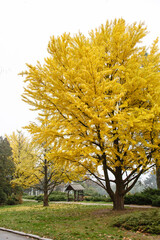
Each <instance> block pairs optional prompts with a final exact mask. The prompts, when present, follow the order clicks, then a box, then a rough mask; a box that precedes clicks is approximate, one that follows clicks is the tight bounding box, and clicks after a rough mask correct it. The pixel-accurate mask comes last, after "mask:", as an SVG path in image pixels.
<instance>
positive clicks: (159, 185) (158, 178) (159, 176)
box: [156, 167, 160, 189]
mask: <svg viewBox="0 0 160 240" xmlns="http://www.w3.org/2000/svg"><path fill="white" fill-rule="evenodd" d="M156 183H157V188H158V189H160V167H156Z"/></svg>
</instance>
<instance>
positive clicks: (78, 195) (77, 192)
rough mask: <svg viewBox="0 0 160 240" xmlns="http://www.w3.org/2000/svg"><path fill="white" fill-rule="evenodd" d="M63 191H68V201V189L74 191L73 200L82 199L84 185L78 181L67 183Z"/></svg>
mask: <svg viewBox="0 0 160 240" xmlns="http://www.w3.org/2000/svg"><path fill="white" fill-rule="evenodd" d="M65 191H68V197H67V198H68V202H69V201H70V198H69V193H70V191H73V192H74V202H76V201H83V196H84V193H83V191H84V187H83V186H82V185H81V184H78V183H72V184H68V185H67V187H66V189H65Z"/></svg>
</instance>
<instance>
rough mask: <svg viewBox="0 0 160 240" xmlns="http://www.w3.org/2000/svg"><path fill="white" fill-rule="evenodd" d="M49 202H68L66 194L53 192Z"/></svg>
mask: <svg viewBox="0 0 160 240" xmlns="http://www.w3.org/2000/svg"><path fill="white" fill-rule="evenodd" d="M70 198H72V196H71V195H70ZM49 200H50V201H66V200H67V196H66V193H65V192H58V191H55V192H52V194H51V195H50V196H49Z"/></svg>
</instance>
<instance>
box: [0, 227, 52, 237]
mask: <svg viewBox="0 0 160 240" xmlns="http://www.w3.org/2000/svg"><path fill="white" fill-rule="evenodd" d="M36 239H37V240H52V239H49V238H43V237H39V236H37V235H32V234H27V233H24V232H19V231H14V230H11V229H6V228H1V227H0V240H36Z"/></svg>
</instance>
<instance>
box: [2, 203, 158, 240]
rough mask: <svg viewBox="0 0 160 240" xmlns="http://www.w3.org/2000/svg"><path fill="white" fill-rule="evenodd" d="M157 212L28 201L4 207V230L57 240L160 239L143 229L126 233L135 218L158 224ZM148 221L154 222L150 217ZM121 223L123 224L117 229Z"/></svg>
mask: <svg viewBox="0 0 160 240" xmlns="http://www.w3.org/2000/svg"><path fill="white" fill-rule="evenodd" d="M152 211H154V213H153V212H152ZM155 211H157V213H156V214H157V216H159V214H160V210H143V209H136V210H134V209H128V210H125V211H122V212H114V211H112V209H111V207H109V206H100V205H99V206H98V205H77V204H61V203H59V204H58V203H51V204H50V206H49V207H42V204H41V203H29V202H25V203H23V204H22V205H17V206H3V207H0V227H6V228H10V229H15V230H19V231H23V232H26V233H32V234H36V235H39V236H42V237H49V238H51V239H54V240H70V239H71V240H72V239H75V240H89V239H90V240H108V239H114V240H122V239H123V240H151V239H154V240H158V239H160V235H150V234H148V233H147V234H146V233H144V231H140V229H139V228H132V227H130V228H127V230H126V229H124V225H123V224H122V222H123V221H122V219H125V217H126V219H130V218H131V217H133V216H137V218H138V217H139V218H142V219H143V216H145V215H146V216H150V217H152V220H153V218H154V221H155V215H156V214H155ZM139 214H140V215H139ZM120 219H121V220H120ZM148 220H151V219H149V217H148ZM118 221H121V224H119V225H117V227H115V226H113V225H114V223H117V224H118ZM146 221H147V220H146ZM135 222H136V220H135ZM150 222H151V221H150ZM150 222H149V224H150ZM123 223H124V222H123ZM138 224H139V223H138ZM157 224H159V222H157ZM121 227H122V228H121ZM128 229H129V230H128ZM131 230H135V231H136V232H132V231H131ZM142 232H143V233H142ZM156 233H157V234H159V232H158V231H157V232H154V231H153V232H152V234H156Z"/></svg>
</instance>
